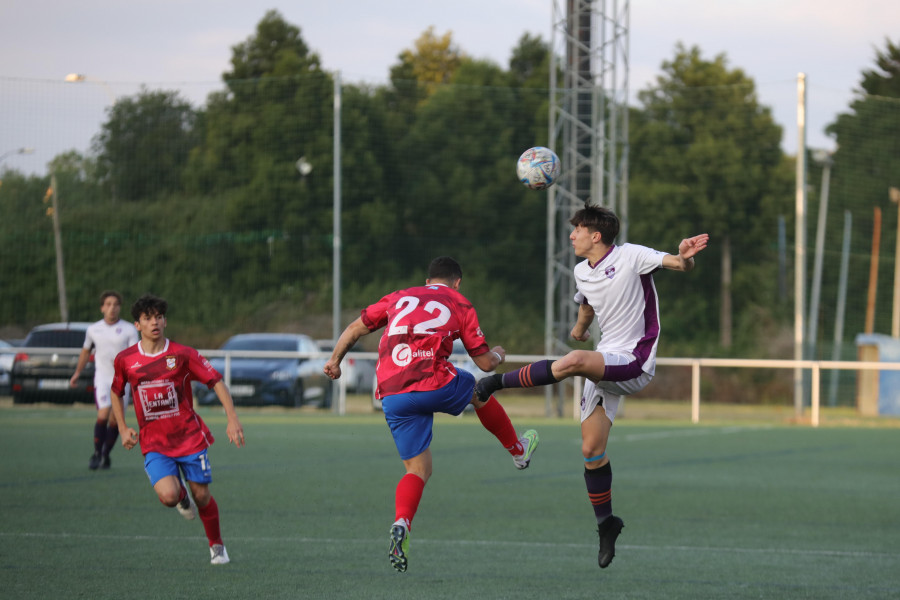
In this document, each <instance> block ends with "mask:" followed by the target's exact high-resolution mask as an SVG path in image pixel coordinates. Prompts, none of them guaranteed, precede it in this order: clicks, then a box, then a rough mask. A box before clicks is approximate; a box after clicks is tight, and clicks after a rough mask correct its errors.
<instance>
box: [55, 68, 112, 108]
mask: <svg viewBox="0 0 900 600" xmlns="http://www.w3.org/2000/svg"><path fill="white" fill-rule="evenodd" d="M65 81H66V82H67V83H82V82H86V83H98V84H100V85H101V86H103V90H104V91H105V92H106V94H107V95H108V96H109V101H110V102H111V103H112V104H115V103H116V95H115V94H114V93H113V91H112V88H111V87H109V84H108V83H106V82H105V81H103V80H101V79H94V78H93V77H89V76H87V75H85V74H84V73H69V74H68V75H66V79H65Z"/></svg>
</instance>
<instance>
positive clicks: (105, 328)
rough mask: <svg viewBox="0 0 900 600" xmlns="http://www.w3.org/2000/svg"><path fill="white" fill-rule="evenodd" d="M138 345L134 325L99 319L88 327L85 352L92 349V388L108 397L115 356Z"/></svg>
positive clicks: (85, 337) (120, 320)
mask: <svg viewBox="0 0 900 600" xmlns="http://www.w3.org/2000/svg"><path fill="white" fill-rule="evenodd" d="M137 343H138V332H137V329H135V327H134V325H133V324H131V323H128V322H126V321H123V320H122V319H119V320H118V321H116V322H115V323H111V324H110V323H107V322H106V321H105V320H104V319H100V320H99V321H97V322H96V323H91V325H89V326H88V328H87V331H86V332H85V336H84V346H83V348H85V349H86V350H90V349H91V348H93V349H94V386H95V387H96V388H97V390H98V391H99V390H101V389H103V390H104V391H105V393H106V394H107V395H109V386H110V385H111V384H112V380H113V375H114V374H115V369H114V368H113V361H115V360H116V355H117V354H119V352H121V351H122V350H124V349H125V348H127V347H129V346H134V345H135V344H137Z"/></svg>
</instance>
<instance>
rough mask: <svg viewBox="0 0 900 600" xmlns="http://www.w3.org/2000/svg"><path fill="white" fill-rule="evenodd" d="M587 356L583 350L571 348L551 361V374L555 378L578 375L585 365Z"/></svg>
mask: <svg viewBox="0 0 900 600" xmlns="http://www.w3.org/2000/svg"><path fill="white" fill-rule="evenodd" d="M587 358H588V354H587V352H585V351H584V350H573V351H572V352H569V353H568V354H566V355H565V356H563V357H562V358H560V359H559V360H557V361H556V362H554V363H553V374H554V375H555V376H556V378H557V379H562V378H564V377H571V376H572V375H578V374H580V373H582V372H583V371H584V369H585V367H586V366H587Z"/></svg>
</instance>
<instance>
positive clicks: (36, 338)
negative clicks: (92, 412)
mask: <svg viewBox="0 0 900 600" xmlns="http://www.w3.org/2000/svg"><path fill="white" fill-rule="evenodd" d="M89 325H90V323H49V324H47V325H38V326H37V327H35V328H34V329H32V330H31V332H30V333H29V334H28V336H27V337H26V338H25V341H24V342H23V343H22V346H21V347H20V348H19V351H18V352H17V353H16V356H15V360H14V361H13V366H12V377H11V378H10V383H11V385H12V396H13V402H16V403H23V402H37V401H40V402H62V403H71V402H87V403H90V404H93V403H94V361H93V358H92V359H91V360H90V361H88V363H87V365H85V368H84V370H83V371H82V372H81V376H80V377H79V379H78V385H77V386H76V387H74V388H73V387H69V379H70V378H71V377H72V374H73V373H75V366H76V365H77V364H78V355H79V354H80V352H81V347H82V346H83V345H84V334H85V332H86V331H87V328H88V326H89Z"/></svg>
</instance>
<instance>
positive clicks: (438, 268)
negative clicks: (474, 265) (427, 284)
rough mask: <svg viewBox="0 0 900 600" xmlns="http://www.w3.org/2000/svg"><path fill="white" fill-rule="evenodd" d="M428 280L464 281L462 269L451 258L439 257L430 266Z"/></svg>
mask: <svg viewBox="0 0 900 600" xmlns="http://www.w3.org/2000/svg"><path fill="white" fill-rule="evenodd" d="M428 279H444V280H446V281H456V280H457V279H462V267H460V266H459V263H458V262H456V261H455V260H453V259H452V258H450V257H449V256H438V257H437V258H435V259H434V260H433V261H431V264H430V265H428Z"/></svg>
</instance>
